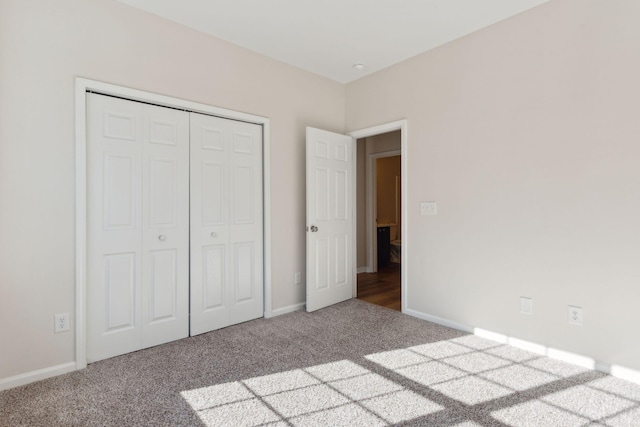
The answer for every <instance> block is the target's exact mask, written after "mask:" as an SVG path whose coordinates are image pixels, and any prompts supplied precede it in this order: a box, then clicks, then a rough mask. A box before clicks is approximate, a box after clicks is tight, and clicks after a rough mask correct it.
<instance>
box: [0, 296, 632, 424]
mask: <svg viewBox="0 0 640 427" xmlns="http://www.w3.org/2000/svg"><path fill="white" fill-rule="evenodd" d="M0 425H2V426H12V427H13V426H194V427H209V426H340V425H344V426H390V425H407V426H409V425H420V426H459V427H463V426H464V427H472V426H536V427H537V426H584V425H590V426H636V427H637V426H640V386H638V385H636V384H632V383H629V382H626V381H623V380H620V379H618V378H614V377H611V376H608V375H605V374H602V373H598V372H594V371H590V370H586V369H583V368H580V367H576V366H573V365H569V364H566V363H562V362H559V361H556V360H552V359H549V358H546V357H542V356H540V355H538V354H534V353H530V352H527V351H524V350H520V349H517V348H514V347H509V346H506V345H502V344H499V343H496V342H493V341H489V340H485V339H482V338H479V337H476V336H473V335H467V334H464V333H461V332H459V331H456V330H453V329H449V328H445V327H442V326H439V325H436V324H433V323H430V322H425V321H422V320H419V319H416V318H412V317H409V316H406V315H403V314H401V313H398V312H396V311H393V310H389V309H385V308H382V307H378V306H375V305H371V304H368V303H366V302H362V301H358V300H350V301H346V302H344V303H341V304H337V305H335V306H332V307H329V308H326V309H323V310H319V311H317V312H314V313H305V312H295V313H290V314H287V315H283V316H279V317H276V318H273V319H259V320H255V321H252V322H247V323H244V324H241V325H236V326H232V327H229V328H225V329H222V330H218V331H214V332H210V333H207V334H203V335H199V336H196V337H191V338H187V339H183V340H180V341H176V342H172V343H169V344H165V345H162V346H158V347H154V348H150V349H146V350H142V351H138V352H135V353H131V354H127V355H124V356H119V357H115V358H112V359H108V360H104V361H101V362H97V363H93V364H91V365H89V367H88V368H87V369H85V370H83V371H78V372H73V373H70V374H66V375H62V376H59V377H56V378H51V379H48V380H44V381H40V382H37V383H33V384H29V385H26V386H23V387H19V388H15V389H12V390H8V391H5V392H1V393H0Z"/></svg>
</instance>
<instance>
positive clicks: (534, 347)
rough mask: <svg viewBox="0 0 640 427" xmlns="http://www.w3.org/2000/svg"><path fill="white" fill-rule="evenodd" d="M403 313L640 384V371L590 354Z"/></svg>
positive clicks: (438, 319)
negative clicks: (598, 358)
mask: <svg viewBox="0 0 640 427" xmlns="http://www.w3.org/2000/svg"><path fill="white" fill-rule="evenodd" d="M403 313H405V314H408V315H410V316H413V317H417V318H419V319H423V320H428V321H429V322H433V323H437V324H438V325H442V326H447V327H449V328H453V329H457V330H459V331H463V332H468V333H470V334H474V335H477V336H479V337H482V338H486V339H489V340H492V341H496V342H499V343H501V344H506V345H510V346H513V347H517V348H521V349H523V350H527V351H531V352H533V353H536V354H540V355H542V356H546V357H549V358H551V359H556V360H561V361H563V362H567V363H571V364H572V365H577V366H581V367H583V368H587V369H592V370H595V371H599V372H603V373H605V374H609V375H611V376H614V377H617V378H621V379H623V380H626V381H629V382H632V383H636V384H640V371H638V370H635V369H631V368H627V367H624V366H619V365H612V364H610V363H606V362H601V361H598V360H595V359H593V358H591V357H589V356H584V355H582V354H577V353H572V352H569V351H565V350H559V349H556V348H551V347H547V346H545V345H542V344H538V343H534V342H530V341H525V340H521V339H519V338H514V337H509V336H507V335H504V334H501V333H498V332H493V331H487V330H485V329H480V328H472V327H471V326H467V325H463V324H461V323H458V322H454V321H453V320H449V319H444V318H442V317H438V316H433V315H430V314H426V313H422V312H420V311H416V310H411V309H405V310H404V311H403Z"/></svg>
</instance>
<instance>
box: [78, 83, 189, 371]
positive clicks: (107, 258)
mask: <svg viewBox="0 0 640 427" xmlns="http://www.w3.org/2000/svg"><path fill="white" fill-rule="evenodd" d="M188 123H189V115H188V113H186V112H183V111H177V110H171V109H165V108H160V107H154V106H149V105H146V104H141V103H137V102H133V101H127V100H122V99H117V98H112V97H107V96H103V95H96V94H88V95H87V179H88V182H87V189H88V194H87V200H88V203H87V220H88V226H87V244H88V248H87V249H88V254H87V277H88V285H87V294H88V295H87V342H88V345H87V359H88V361H89V362H95V361H97V360H101V359H105V358H108V357H112V356H116V355H119V354H124V353H128V352H131V351H136V350H139V349H142V348H145V347H150V346H153V345H157V344H161V343H164V342H168V341H172V340H176V339H179V338H183V337H186V336H188V292H189V276H188V263H189V253H188V250H189V244H188V235H189V234H188V233H189V223H188V221H189V214H188V197H189V172H188V170H189V169H188V168H189V163H188V162H189V159H188V153H189V127H188Z"/></svg>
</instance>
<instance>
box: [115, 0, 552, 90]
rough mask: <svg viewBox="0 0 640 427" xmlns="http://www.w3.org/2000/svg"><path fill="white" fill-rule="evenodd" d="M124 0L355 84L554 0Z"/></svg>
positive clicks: (293, 63)
mask: <svg viewBox="0 0 640 427" xmlns="http://www.w3.org/2000/svg"><path fill="white" fill-rule="evenodd" d="M118 1H120V2H122V3H126V4H128V5H131V6H134V7H137V8H139V9H143V10H146V11H148V12H151V13H153V14H156V15H159V16H162V17H164V18H168V19H170V20H173V21H176V22H179V23H181V24H184V25H187V26H189V27H192V28H195V29H197V30H200V31H202V32H205V33H208V34H211V35H214V36H216V37H219V38H221V39H224V40H227V41H230V42H232V43H235V44H237V45H240V46H243V47H245V48H247V49H250V50H252V51H255V52H258V53H261V54H263V55H266V56H269V57H271V58H274V59H277V60H280V61H282V62H285V63H287V64H291V65H294V66H296V67H299V68H302V69H304V70H307V71H311V72H313V73H316V74H319V75H321V76H325V77H327V78H329V79H332V80H335V81H338V82H341V83H348V82H350V81H353V80H356V79H358V78H360V77H363V76H365V75H367V74H371V73H373V72H376V71H378V70H381V69H383V68H386V67H389V66H390V65H393V64H395V63H398V62H401V61H403V60H405V59H408V58H411V57H412V56H415V55H418V54H420V53H422V52H425V51H427V50H429V49H433V48H434V47H437V46H440V45H442V44H445V43H447V42H449V41H451V40H454V39H457V38H459V37H462V36H465V35H467V34H469V33H472V32H473V31H476V30H479V29H480V28H483V27H486V26H488V25H491V24H494V23H496V22H498V21H501V20H503V19H506V18H509V17H511V16H513V15H516V14H518V13H520V12H523V11H525V10H527V9H530V8H532V7H535V6H537V5H540V4H542V3H545V2H547V1H549V0H118ZM356 63H362V64H364V66H365V68H364V69H363V70H362V71H357V70H355V69H354V68H353V65H354V64H356Z"/></svg>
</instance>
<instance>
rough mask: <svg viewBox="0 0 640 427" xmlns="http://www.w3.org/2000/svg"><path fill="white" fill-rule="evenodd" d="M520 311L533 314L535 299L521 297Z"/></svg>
mask: <svg viewBox="0 0 640 427" xmlns="http://www.w3.org/2000/svg"><path fill="white" fill-rule="evenodd" d="M520 313H522V314H529V315H532V314H533V299H531V298H527V297H520Z"/></svg>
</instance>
